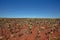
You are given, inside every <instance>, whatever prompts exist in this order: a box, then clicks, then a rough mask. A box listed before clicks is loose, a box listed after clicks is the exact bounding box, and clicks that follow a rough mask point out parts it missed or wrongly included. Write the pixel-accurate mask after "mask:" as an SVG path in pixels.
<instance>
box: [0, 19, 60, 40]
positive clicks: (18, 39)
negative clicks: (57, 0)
mask: <svg viewBox="0 0 60 40" xmlns="http://www.w3.org/2000/svg"><path fill="white" fill-rule="evenodd" d="M0 40H60V18H59V19H48V18H47V19H43V18H41V19H40V18H0Z"/></svg>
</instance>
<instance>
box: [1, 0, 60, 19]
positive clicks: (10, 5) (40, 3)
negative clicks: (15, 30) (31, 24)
mask: <svg viewBox="0 0 60 40" xmlns="http://www.w3.org/2000/svg"><path fill="white" fill-rule="evenodd" d="M0 17H2V18H4V17H6V18H26V17H27V18H60V0H0Z"/></svg>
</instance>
